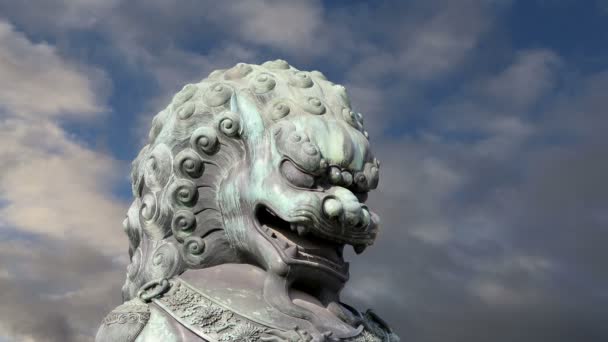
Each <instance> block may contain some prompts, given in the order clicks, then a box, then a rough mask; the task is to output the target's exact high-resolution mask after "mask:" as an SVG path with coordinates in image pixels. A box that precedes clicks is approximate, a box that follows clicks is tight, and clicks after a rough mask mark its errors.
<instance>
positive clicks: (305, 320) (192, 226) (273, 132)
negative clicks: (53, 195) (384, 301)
mask: <svg viewBox="0 0 608 342" xmlns="http://www.w3.org/2000/svg"><path fill="white" fill-rule="evenodd" d="M379 167H380V164H379V162H378V160H377V159H376V158H374V157H373V154H372V152H371V150H370V144H369V140H368V135H367V132H366V131H365V130H364V128H363V116H362V115H361V114H360V113H357V112H355V111H353V110H352V109H351V106H350V100H349V98H348V96H347V94H346V91H345V89H344V87H342V86H341V85H338V84H334V83H332V82H330V81H328V80H327V79H326V78H325V77H324V76H323V74H321V73H320V72H318V71H312V72H305V71H300V70H298V69H296V68H294V67H292V66H290V65H289V64H287V63H286V62H285V61H282V60H276V61H270V62H266V63H264V64H262V65H251V64H243V63H239V64H237V65H236V66H234V67H233V68H230V69H227V70H218V71H215V72H213V73H211V74H210V75H209V77H208V78H206V79H204V80H203V81H202V82H200V83H197V84H189V85H186V86H185V87H184V88H183V89H182V90H181V91H180V92H178V93H177V94H176V95H175V96H174V98H173V100H172V102H171V103H170V104H169V106H168V107H167V108H165V109H164V110H163V111H161V112H160V113H159V114H158V115H156V117H155V118H154V120H153V122H152V129H151V131H150V136H149V140H148V144H147V145H146V146H145V147H144V148H143V149H142V151H141V152H140V153H139V155H138V156H137V158H136V159H135V161H134V162H133V169H132V173H131V178H132V184H133V194H134V197H135V200H134V202H133V204H132V205H131V208H130V209H129V212H128V214H127V219H126V220H125V222H124V229H125V231H126V233H127V236H128V237H129V242H130V248H129V253H130V257H131V263H130V265H129V267H128V269H127V280H126V282H125V285H124V287H123V297H124V299H125V304H123V306H121V307H119V308H117V309H115V311H114V312H113V313H112V314H111V315H109V316H108V317H110V318H108V317H107V322H106V321H104V322H105V323H104V324H102V328H100V333H99V334H98V338H97V339H98V340H99V341H101V340H108V339H110V337H112V338H114V339H115V338H116V336H119V335H120V334H121V333H120V331H119V330H120V329H119V330H116V328H115V327H114V326H113V325H112V323H111V322H113V318H117V317H121V316H120V315H121V313H123V312H125V310H127V311H128V310H135V309H128V308H137V310H140V311H138V312H142V313H145V314H142V315H140V316H141V317H143V318H142V319H141V321H140V320H138V321H137V322H135V323H137V324H135V323H133V325H132V326H131V328H129V329H132V331H131V330H129V334H131V335H129V336H139V337H138V341H146V340H153V339H152V338H157V337H153V332H152V331H153V330H151V329H152V328H149V326H150V324H148V321H154V323H153V324H152V323H151V324H152V325H153V326H154V327H155V328H154V329H159V328H158V327H159V326H162V327H163V328H162V329H164V330H163V331H165V332H168V333H169V335H171V336H173V335H175V336H178V335H179V336H182V337H183V336H186V335H187V336H190V335H192V338H191V340H197V339H196V338H195V337H194V336H198V337H199V338H200V339H199V340H203V341H241V340H244V341H250V340H251V341H257V340H265V341H340V340H344V341H396V340H398V338H397V337H396V336H395V335H394V334H393V333H392V332H391V331H390V329H389V328H388V327H387V326H386V324H385V323H384V322H383V321H382V320H381V319H379V318H378V317H377V316H375V314H373V313H365V314H363V313H361V312H359V311H357V310H356V309H354V308H352V307H350V306H348V305H346V304H344V303H341V301H340V292H341V291H342V289H343V288H344V286H345V284H346V282H347V281H348V279H349V263H348V262H346V261H345V259H344V248H345V246H347V245H348V246H351V247H352V248H353V249H354V251H355V252H356V253H357V254H360V253H362V252H363V251H364V250H365V249H366V248H367V247H368V246H370V245H372V244H373V242H374V240H375V238H376V236H377V234H378V229H379V218H378V216H377V215H376V214H375V213H374V212H373V211H372V210H371V208H369V207H368V206H367V205H366V203H365V202H366V199H367V194H368V192H370V191H371V190H373V189H375V188H376V187H377V185H378V180H379ZM116 310H118V311H116ZM140 316H138V317H140ZM175 322H178V323H175ZM121 329H127V328H126V326H125V327H123V328H121ZM127 330H128V329H127ZM117 331H118V332H117ZM157 331H158V330H157ZM180 334H181V335H180ZM243 334H249V335H247V336H249V337H247V336H245V335H243ZM104 336H105V337H104ZM108 336H110V337H108ZM120 336H122V335H120ZM147 336H149V337H147ZM189 338H190V337H189ZM133 340H134V339H133ZM177 340H180V339H177ZM181 340H190V339H186V338H182V339H181Z"/></svg>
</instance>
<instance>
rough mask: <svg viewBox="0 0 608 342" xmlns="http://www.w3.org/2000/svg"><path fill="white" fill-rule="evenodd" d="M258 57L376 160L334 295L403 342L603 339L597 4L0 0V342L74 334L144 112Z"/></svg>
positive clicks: (607, 299)
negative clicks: (322, 83)
mask: <svg viewBox="0 0 608 342" xmlns="http://www.w3.org/2000/svg"><path fill="white" fill-rule="evenodd" d="M277 58H282V59H285V60H287V61H289V62H290V64H292V65H294V66H295V67H297V68H299V69H301V70H320V71H322V72H323V73H324V74H325V75H327V77H328V78H329V79H330V80H332V81H334V82H336V83H341V84H344V85H345V86H346V87H347V91H348V92H349V94H350V97H351V99H352V102H353V105H354V107H355V108H357V109H358V110H359V111H361V112H362V113H363V114H364V115H365V118H366V119H365V120H366V127H367V128H368V130H369V132H370V136H371V140H372V144H373V148H374V150H375V153H376V154H377V155H378V156H379V159H380V160H381V161H382V163H383V164H382V165H383V168H382V174H381V181H380V187H379V189H378V191H377V192H376V193H375V194H373V195H371V196H370V205H371V206H373V207H374V208H375V209H376V211H378V212H379V213H380V215H381V217H382V219H383V232H382V234H381V236H380V238H379V239H378V241H377V242H376V244H375V245H374V246H373V247H372V248H371V249H369V250H367V251H366V252H365V253H364V254H363V255H362V256H358V257H357V256H354V255H350V258H351V259H352V260H351V261H352V263H351V264H352V269H351V283H349V286H348V288H347V289H346V290H345V293H344V295H345V299H346V300H347V301H349V302H353V303H355V304H356V305H357V306H359V307H361V308H365V307H373V308H374V309H375V311H377V312H378V313H379V314H380V315H381V316H382V317H384V318H385V319H386V320H387V321H388V322H389V323H391V324H392V325H393V326H394V327H395V330H396V331H397V332H398V333H399V334H400V335H401V337H402V339H403V340H413V341H425V342H434V341H444V340H446V339H448V338H449V339H450V340H453V341H484V340H488V339H491V340H493V341H499V342H500V341H514V340H518V341H532V342H537V341H548V340H551V341H605V340H607V339H608V329H607V328H606V327H605V324H603V322H604V321H605V317H606V316H607V315H608V309H607V308H608V305H607V304H608V292H607V290H606V289H608V272H607V271H606V267H605V265H604V260H606V257H607V255H606V251H605V250H606V248H605V246H606V245H607V244H608V215H607V214H606V213H607V212H608V210H607V209H608V185H607V184H608V183H607V182H606V181H605V175H606V174H608V158H606V152H605V151H606V149H607V147H608V144H607V142H606V138H605V136H606V133H605V132H606V130H607V129H608V114H607V113H606V108H608V96H605V94H606V89H608V62H607V61H608V2H607V1H604V0H589V1H574V0H554V1H547V0H530V1H514V0H457V1H455V0H452V1H448V0H430V1H423V0H413V1H377V2H365V1H333V2H328V1H327V2H322V1H312V0H311V1H282V2H279V1H270V0H252V1H234V2H218V1H215V2H213V1H194V0H183V1H124V0H88V1H68V0H49V1H44V2H42V1H40V2H37V3H34V2H15V1H0V82H1V83H2V84H1V85H0V236H1V237H2V240H1V241H0V260H2V263H0V303H1V305H0V341H3V340H8V341H26V340H31V341H45V340H48V341H87V340H90V339H91V336H92V334H93V333H94V331H95V330H96V327H97V325H98V323H99V322H100V321H101V319H102V317H103V315H104V314H105V313H106V312H107V311H109V310H110V309H111V308H112V307H113V306H115V305H117V304H118V303H119V300H120V286H121V284H122V282H123V277H124V268H125V261H126V249H125V248H126V247H125V246H126V238H125V237H124V236H123V235H122V229H121V221H122V218H123V217H124V215H125V213H126V210H127V208H128V205H129V202H130V200H131V197H130V196H131V195H130V184H129V179H128V172H129V167H130V162H131V160H132V159H133V158H134V157H135V155H136V154H137V152H138V151H139V149H141V147H142V146H143V144H144V138H145V137H146V136H147V132H148V129H149V127H150V122H151V119H152V117H153V116H154V115H155V114H156V113H157V112H158V111H160V110H161V109H163V108H164V106H166V105H167V104H168V102H169V100H170V98H171V96H172V95H173V94H174V93H175V92H176V91H178V90H179V89H181V87H182V86H183V85H184V84H186V83H190V82H198V81H200V80H201V79H203V78H204V77H206V76H207V75H208V74H209V73H210V72H211V71H213V70H215V69H218V68H229V67H231V66H233V65H234V64H236V63H237V62H247V63H255V64H260V63H262V62H264V61H266V60H270V59H277Z"/></svg>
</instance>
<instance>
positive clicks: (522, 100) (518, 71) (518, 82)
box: [480, 49, 561, 108]
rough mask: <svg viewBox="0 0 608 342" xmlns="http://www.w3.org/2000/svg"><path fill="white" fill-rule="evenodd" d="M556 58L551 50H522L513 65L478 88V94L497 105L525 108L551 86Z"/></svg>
mask: <svg viewBox="0 0 608 342" xmlns="http://www.w3.org/2000/svg"><path fill="white" fill-rule="evenodd" d="M560 64H561V59H560V57H559V56H558V55H557V54H556V53H554V52H553V51H551V50H547V49H539V50H524V51H520V52H518V53H517V54H516V56H515V60H514V61H513V63H512V64H511V65H510V66H508V67H507V68H506V69H504V70H503V71H501V72H500V73H498V74H497V75H494V76H493V77H491V78H490V79H488V80H486V81H485V82H483V83H482V84H481V85H480V88H482V90H481V91H482V93H483V94H484V95H488V96H490V97H492V98H494V99H495V100H497V101H499V102H500V103H501V104H503V105H504V104H506V105H509V106H515V107H517V108H525V107H527V106H529V105H531V104H533V103H535V102H536V101H537V100H538V99H539V98H541V97H542V96H543V95H544V94H545V93H546V92H547V91H549V90H550V89H551V88H553V87H554V86H555V82H556V71H557V70H556V69H557V67H558V66H559V65H560Z"/></svg>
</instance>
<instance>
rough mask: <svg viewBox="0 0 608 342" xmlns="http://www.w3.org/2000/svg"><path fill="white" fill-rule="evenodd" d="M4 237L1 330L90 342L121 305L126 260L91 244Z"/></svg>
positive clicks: (25, 337)
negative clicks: (104, 317)
mask: <svg viewBox="0 0 608 342" xmlns="http://www.w3.org/2000/svg"><path fill="white" fill-rule="evenodd" d="M9 234H10V232H9ZM11 235H12V234H11ZM3 237H4V239H3V241H2V243H0V259H2V261H3V265H2V267H1V268H0V302H1V303H2V305H1V306H0V321H1V322H2V323H1V324H0V334H1V335H5V334H8V336H13V337H14V338H15V340H16V341H50V342H55V341H57V342H59V341H61V342H71V341H89V340H90V339H91V336H92V335H93V334H94V333H95V331H96V329H97V326H98V324H99V322H101V319H102V318H103V316H104V315H105V314H106V313H107V312H109V311H110V310H111V308H112V307H113V306H116V305H118V304H119V303H120V286H121V284H122V279H121V278H122V277H123V270H122V269H123V267H124V262H123V263H117V262H113V261H112V259H111V258H110V257H109V256H105V255H103V254H101V253H99V252H98V251H97V249H95V248H92V246H90V245H84V244H79V243H74V242H70V241H62V240H49V239H36V241H35V242H33V241H32V240H31V239H26V240H23V239H17V238H11V237H10V235H9V236H3Z"/></svg>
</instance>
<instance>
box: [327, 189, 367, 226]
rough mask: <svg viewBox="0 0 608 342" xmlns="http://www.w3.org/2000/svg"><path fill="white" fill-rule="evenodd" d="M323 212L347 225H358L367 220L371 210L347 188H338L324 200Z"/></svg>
mask: <svg viewBox="0 0 608 342" xmlns="http://www.w3.org/2000/svg"><path fill="white" fill-rule="evenodd" d="M323 214H325V216H326V217H327V218H329V219H331V220H338V221H339V222H340V223H341V224H342V225H343V226H345V227H349V228H352V227H356V226H359V225H362V224H365V222H367V223H368V224H369V212H368V211H367V210H366V209H364V208H362V207H361V203H360V202H359V199H358V198H357V197H356V196H355V195H354V194H353V193H352V192H350V191H349V190H347V189H345V188H340V187H338V188H336V189H335V190H334V191H333V193H332V194H331V195H330V196H328V197H326V198H325V200H324V201H323Z"/></svg>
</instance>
